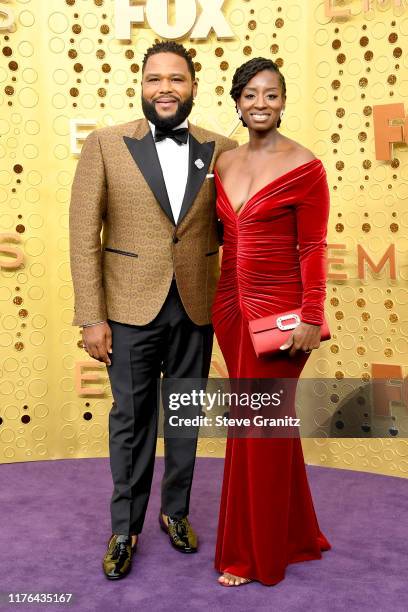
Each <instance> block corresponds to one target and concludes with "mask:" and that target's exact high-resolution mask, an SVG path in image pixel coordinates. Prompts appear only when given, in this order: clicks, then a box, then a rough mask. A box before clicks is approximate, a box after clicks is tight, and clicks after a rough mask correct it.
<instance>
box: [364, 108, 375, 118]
mask: <svg viewBox="0 0 408 612" xmlns="http://www.w3.org/2000/svg"><path fill="white" fill-rule="evenodd" d="M372 112H373V109H372V108H371V106H365V107H364V110H363V113H364V114H365V116H366V117H369V116H370V115H371V113H372Z"/></svg>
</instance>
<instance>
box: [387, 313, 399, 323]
mask: <svg viewBox="0 0 408 612" xmlns="http://www.w3.org/2000/svg"><path fill="white" fill-rule="evenodd" d="M388 318H389V320H390V321H391V323H396V322H397V321H398V315H397V314H396V313H395V312H392V313H391V314H390V316H389V317H388Z"/></svg>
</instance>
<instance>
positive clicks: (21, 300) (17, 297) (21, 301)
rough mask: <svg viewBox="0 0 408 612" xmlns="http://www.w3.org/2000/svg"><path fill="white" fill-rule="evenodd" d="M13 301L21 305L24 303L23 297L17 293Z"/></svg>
mask: <svg viewBox="0 0 408 612" xmlns="http://www.w3.org/2000/svg"><path fill="white" fill-rule="evenodd" d="M13 302H14V304H16V305H17V306H20V305H21V304H22V303H23V298H22V297H21V296H19V295H16V297H15V298H14V299H13Z"/></svg>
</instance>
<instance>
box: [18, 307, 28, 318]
mask: <svg viewBox="0 0 408 612" xmlns="http://www.w3.org/2000/svg"><path fill="white" fill-rule="evenodd" d="M18 316H19V317H21V318H22V319H25V318H26V317H27V316H28V310H26V309H25V308H22V309H21V310H19V311H18Z"/></svg>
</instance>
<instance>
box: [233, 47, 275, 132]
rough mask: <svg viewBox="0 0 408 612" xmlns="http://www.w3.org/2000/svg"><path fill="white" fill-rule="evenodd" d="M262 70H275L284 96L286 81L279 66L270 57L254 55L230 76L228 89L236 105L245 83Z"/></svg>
mask: <svg viewBox="0 0 408 612" xmlns="http://www.w3.org/2000/svg"><path fill="white" fill-rule="evenodd" d="M262 70H271V71H272V72H276V73H277V74H278V75H279V81H280V84H281V88H282V97H284V98H285V97H286V82H285V77H284V76H283V74H282V73H281V72H280V70H279V66H278V65H277V64H275V62H273V61H272V60H270V59H266V58H265V57H254V58H253V59H251V60H249V62H245V64H242V66H240V67H239V68H237V69H236V71H235V74H234V76H233V78H232V87H231V91H230V95H231V98H232V99H233V100H234V102H235V105H237V101H238V100H239V98H240V96H241V93H242V90H243V89H244V87H245V86H246V85H247V83H248V82H249V81H250V80H251V79H252V78H253V77H254V76H255V75H256V74H258V72H262ZM241 121H242V123H243V125H244V127H247V125H246V123H245V121H244V120H243V119H241ZM280 124H281V120H280V119H278V123H277V126H278V127H279V126H280Z"/></svg>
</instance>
